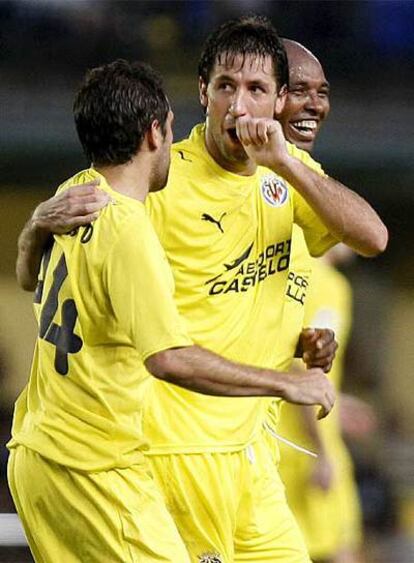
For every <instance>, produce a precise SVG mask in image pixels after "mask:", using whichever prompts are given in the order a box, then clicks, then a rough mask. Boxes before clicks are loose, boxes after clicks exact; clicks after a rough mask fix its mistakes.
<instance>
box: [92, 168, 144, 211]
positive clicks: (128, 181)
mask: <svg viewBox="0 0 414 563" xmlns="http://www.w3.org/2000/svg"><path fill="white" fill-rule="evenodd" d="M94 168H95V170H96V171H97V172H99V174H102V176H104V177H105V179H106V180H107V182H108V184H109V185H110V186H111V188H112V189H113V190H115V191H116V192H119V193H121V194H123V195H126V196H128V197H131V198H133V199H137V200H138V201H141V202H142V203H144V202H145V199H146V197H147V195H148V191H149V186H150V183H149V170H148V166H145V165H144V163H142V162H139V161H138V160H137V159H133V160H132V161H130V162H127V163H126V164H119V165H115V166H95V167H94Z"/></svg>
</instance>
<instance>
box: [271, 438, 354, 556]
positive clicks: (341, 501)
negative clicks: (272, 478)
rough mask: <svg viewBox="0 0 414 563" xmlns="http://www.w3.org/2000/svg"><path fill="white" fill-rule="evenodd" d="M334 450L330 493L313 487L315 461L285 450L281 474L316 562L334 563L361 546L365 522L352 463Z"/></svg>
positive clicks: (341, 453) (339, 451) (338, 451)
mask: <svg viewBox="0 0 414 563" xmlns="http://www.w3.org/2000/svg"><path fill="white" fill-rule="evenodd" d="M342 450H343V448H340V447H336V448H332V450H331V452H330V453H331V456H332V459H333V460H334V471H335V473H334V481H333V483H332V485H331V488H330V489H329V490H328V491H323V490H322V489H320V488H319V487H316V486H314V485H312V483H311V473H312V468H313V464H314V460H313V459H312V458H310V457H309V456H306V455H304V454H302V453H299V452H295V451H294V450H291V449H290V448H289V449H288V448H287V447H286V446H284V445H282V446H281V462H280V466H279V469H280V474H281V477H282V479H283V482H284V483H285V485H286V494H287V498H288V502H289V506H290V507H291V508H292V511H293V513H294V515H295V516H296V518H297V520H298V524H299V526H300V528H301V530H302V532H303V534H304V536H305V540H306V543H307V546H308V549H309V552H310V555H311V557H312V558H314V559H331V558H333V557H334V556H335V554H337V553H338V552H340V551H341V550H356V549H358V547H359V546H360V545H361V538H362V523H361V521H362V518H361V510H360V505H359V499H358V493H357V489H356V484H355V481H354V478H353V471H352V463H351V461H350V460H349V459H348V456H347V455H345V454H346V452H344V451H342Z"/></svg>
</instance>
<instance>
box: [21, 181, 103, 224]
mask: <svg viewBox="0 0 414 563" xmlns="http://www.w3.org/2000/svg"><path fill="white" fill-rule="evenodd" d="M98 186H99V183H98V182H90V183H88V184H81V185H78V186H72V187H70V188H68V189H67V190H65V191H63V192H60V193H58V194H56V195H55V196H53V197H51V198H50V199H48V200H46V201H44V202H42V203H40V204H39V205H38V206H37V207H36V209H35V211H34V213H33V218H32V221H33V223H34V224H35V225H36V227H37V228H38V229H42V230H44V231H47V232H50V233H56V234H62V233H67V232H69V231H71V230H72V229H75V228H76V227H80V226H82V225H87V224H88V223H90V222H91V221H94V220H95V219H97V217H98V216H99V212H100V210H101V209H102V208H103V207H105V206H106V205H107V204H108V203H109V201H110V196H109V195H108V194H107V193H106V192H104V191H103V190H101V189H99V187H98Z"/></svg>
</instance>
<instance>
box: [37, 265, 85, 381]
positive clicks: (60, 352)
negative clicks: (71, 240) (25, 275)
mask: <svg viewBox="0 0 414 563" xmlns="http://www.w3.org/2000/svg"><path fill="white" fill-rule="evenodd" d="M67 275H68V269H67V266H66V260H65V255H64V254H62V256H61V257H60V259H59V262H58V264H57V266H56V268H55V270H54V271H53V283H52V286H51V288H50V290H49V293H48V295H47V298H46V301H45V303H44V305H43V307H42V312H41V315H40V326H39V336H40V338H42V339H43V340H46V341H47V342H50V343H51V344H54V345H55V346H56V353H55V369H56V371H57V372H58V373H60V375H67V373H68V370H69V365H68V354H76V352H79V350H80V349H81V348H82V345H83V342H82V339H81V338H79V336H77V335H76V334H75V333H74V332H73V330H74V328H75V323H76V319H77V318H78V311H77V309H76V304H75V301H74V300H73V299H65V301H63V303H62V307H61V319H62V324H61V325H60V326H59V325H58V324H57V323H55V322H54V321H53V318H54V316H55V314H56V311H57V309H58V306H59V291H60V288H61V287H62V285H63V282H64V281H65V279H66V277H67Z"/></svg>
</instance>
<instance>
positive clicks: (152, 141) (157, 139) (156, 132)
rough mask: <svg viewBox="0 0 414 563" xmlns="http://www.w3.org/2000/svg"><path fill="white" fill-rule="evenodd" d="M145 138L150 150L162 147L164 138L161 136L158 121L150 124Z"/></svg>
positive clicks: (155, 120)
mask: <svg viewBox="0 0 414 563" xmlns="http://www.w3.org/2000/svg"><path fill="white" fill-rule="evenodd" d="M146 137H147V140H148V146H149V148H150V150H157V149H158V148H159V147H160V146H161V145H162V142H163V139H164V136H163V134H162V131H161V125H160V122H159V121H158V119H154V121H153V122H152V123H151V125H150V127H149V129H148V131H147V133H146Z"/></svg>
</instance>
